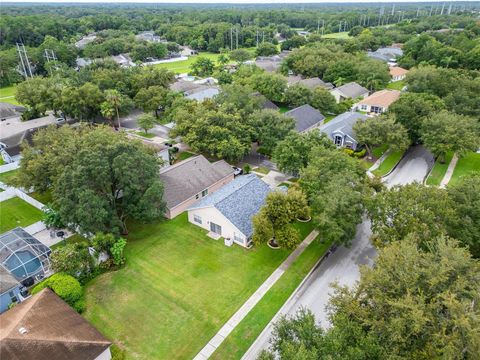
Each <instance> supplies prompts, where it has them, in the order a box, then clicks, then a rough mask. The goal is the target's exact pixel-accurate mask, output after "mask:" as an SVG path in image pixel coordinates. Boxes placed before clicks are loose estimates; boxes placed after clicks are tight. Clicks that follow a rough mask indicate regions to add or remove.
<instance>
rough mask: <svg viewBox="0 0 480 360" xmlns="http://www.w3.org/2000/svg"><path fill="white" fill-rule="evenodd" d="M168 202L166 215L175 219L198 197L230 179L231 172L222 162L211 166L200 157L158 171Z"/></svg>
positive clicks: (203, 195) (219, 186) (218, 187)
mask: <svg viewBox="0 0 480 360" xmlns="http://www.w3.org/2000/svg"><path fill="white" fill-rule="evenodd" d="M160 180H161V181H162V183H163V185H164V199H165V201H166V203H167V211H166V214H165V216H166V217H167V218H169V219H172V218H174V217H175V216H177V215H179V214H180V213H182V212H183V211H185V210H186V209H187V208H188V207H190V206H192V205H193V204H195V203H196V202H197V201H198V200H200V199H201V198H203V197H205V196H207V195H208V194H211V193H213V192H215V191H217V190H218V189H220V188H221V187H222V186H224V185H226V184H228V183H229V182H230V181H232V180H233V169H232V167H231V166H230V165H229V164H227V163H226V162H225V161H224V160H220V161H217V162H214V163H210V162H209V161H208V160H207V159H206V158H205V157H204V156H202V155H199V156H195V157H191V158H189V159H186V160H183V161H181V162H179V163H178V164H174V165H172V166H170V167H168V168H166V169H161V170H160Z"/></svg>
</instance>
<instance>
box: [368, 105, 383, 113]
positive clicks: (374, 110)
mask: <svg viewBox="0 0 480 360" xmlns="http://www.w3.org/2000/svg"><path fill="white" fill-rule="evenodd" d="M370 111H371V112H373V113H375V114H380V113H381V112H382V108H381V107H380V106H372V107H371V108H370Z"/></svg>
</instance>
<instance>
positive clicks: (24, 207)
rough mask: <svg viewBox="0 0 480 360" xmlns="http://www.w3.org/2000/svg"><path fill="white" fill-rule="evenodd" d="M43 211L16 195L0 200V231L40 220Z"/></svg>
mask: <svg viewBox="0 0 480 360" xmlns="http://www.w3.org/2000/svg"><path fill="white" fill-rule="evenodd" d="M42 217H43V213H42V212H41V211H40V210H38V209H37V208H35V207H33V206H32V205H30V204H29V203H27V202H25V201H23V200H22V199H20V198H18V197H13V198H11V199H8V200H5V201H2V202H0V233H4V232H5V231H8V230H12V229H14V228H16V227H17V226H22V227H25V226H28V225H32V224H33V223H36V222H37V221H40V220H42Z"/></svg>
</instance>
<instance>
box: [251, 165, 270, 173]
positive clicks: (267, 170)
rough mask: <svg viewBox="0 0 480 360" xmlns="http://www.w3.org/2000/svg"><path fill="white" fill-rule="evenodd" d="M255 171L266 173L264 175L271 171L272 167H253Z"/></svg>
mask: <svg viewBox="0 0 480 360" xmlns="http://www.w3.org/2000/svg"><path fill="white" fill-rule="evenodd" d="M253 171H255V172H257V173H260V174H264V175H267V174H268V173H269V172H270V169H267V168H266V167H262V166H260V167H256V168H255V169H253Z"/></svg>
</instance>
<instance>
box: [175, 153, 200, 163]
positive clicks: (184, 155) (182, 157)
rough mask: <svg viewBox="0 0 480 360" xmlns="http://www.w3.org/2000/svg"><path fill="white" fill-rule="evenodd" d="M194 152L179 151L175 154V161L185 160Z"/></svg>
mask: <svg viewBox="0 0 480 360" xmlns="http://www.w3.org/2000/svg"><path fill="white" fill-rule="evenodd" d="M195 155H196V154H194V153H192V152H189V151H184V152H181V153H178V155H177V161H182V160H186V159H188V158H190V157H192V156H195Z"/></svg>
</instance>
